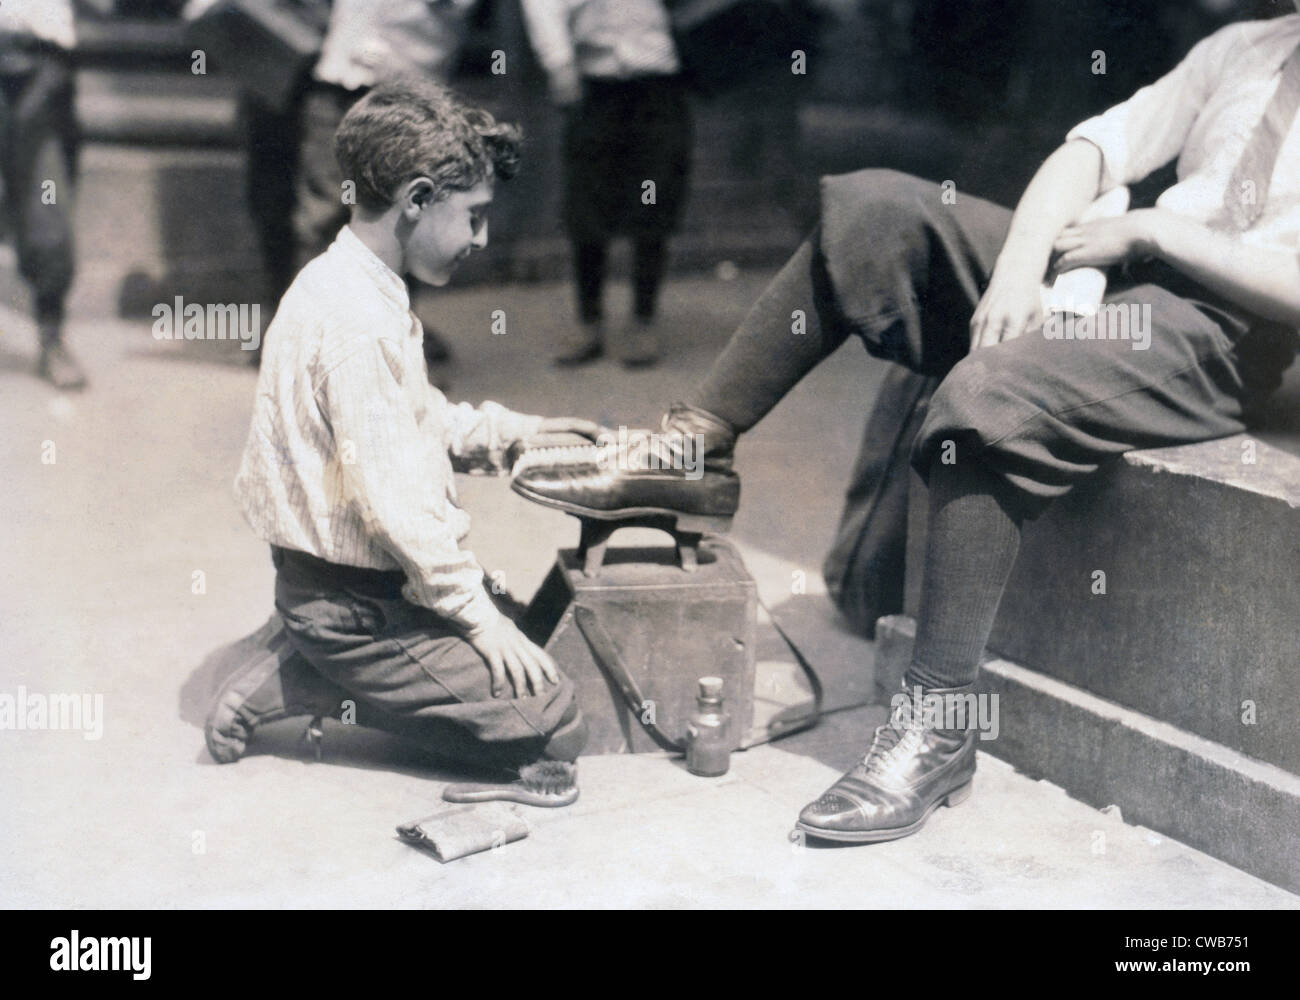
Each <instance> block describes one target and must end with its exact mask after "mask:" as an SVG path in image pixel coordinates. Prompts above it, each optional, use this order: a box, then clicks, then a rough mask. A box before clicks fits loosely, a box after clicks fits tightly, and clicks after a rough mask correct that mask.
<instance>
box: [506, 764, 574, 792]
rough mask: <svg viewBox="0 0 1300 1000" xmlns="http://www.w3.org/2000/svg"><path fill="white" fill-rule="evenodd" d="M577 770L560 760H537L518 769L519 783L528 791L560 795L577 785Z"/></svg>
mask: <svg viewBox="0 0 1300 1000" xmlns="http://www.w3.org/2000/svg"><path fill="white" fill-rule="evenodd" d="M577 779H578V769H577V768H576V767H575V766H574V765H573V764H568V763H565V762H564V761H562V760H539V761H537V762H536V763H534V764H525V765H524V766H523V767H521V768H520V769H519V781H520V783H521V784H522V785H523V786H524V787H525V788H527V789H528V790H529V791H533V792H539V793H541V794H543V795H561V794H563V793H565V792H568V791H570V790H571V789H572V788H573V787H574V785H576V784H577Z"/></svg>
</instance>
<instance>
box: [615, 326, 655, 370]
mask: <svg viewBox="0 0 1300 1000" xmlns="http://www.w3.org/2000/svg"><path fill="white" fill-rule="evenodd" d="M661 350H662V346H661V344H660V338H659V327H658V325H657V324H656V323H655V321H654V320H653V319H646V318H643V317H641V316H634V317H633V318H632V319H631V320H630V321H629V322H628V325H627V326H626V327H625V328H624V329H623V336H622V338H621V339H620V342H619V345H618V357H619V360H620V361H622V362H623V364H624V365H626V366H627V367H628V368H648V367H649V366H650V365H653V364H654V363H655V362H657V361H658V360H659V355H660V352H661Z"/></svg>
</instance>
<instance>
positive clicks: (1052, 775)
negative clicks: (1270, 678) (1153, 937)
mask: <svg viewBox="0 0 1300 1000" xmlns="http://www.w3.org/2000/svg"><path fill="white" fill-rule="evenodd" d="M915 634H916V625H915V622H914V621H913V619H911V618H908V617H905V616H902V615H891V616H887V617H885V618H881V619H880V620H879V622H878V623H877V625H876V658H875V670H876V688H877V697H878V698H880V699H881V700H882V701H885V702H887V701H888V699H889V697H890V696H891V695H892V694H893V693H894V692H895V691H897V690H898V684H899V680H900V678H901V677H902V675H903V671H904V670H905V669H906V667H907V664H908V662H909V661H910V659H911V655H912V645H913V642H914V639H915ZM979 690H980V691H981V693H984V694H986V695H993V694H995V695H997V698H998V701H997V706H998V711H997V720H998V730H997V736H996V738H993V739H987V740H981V741H980V743H979V749H981V750H983V751H985V752H987V753H989V754H992V755H993V756H994V757H998V758H1000V759H1001V760H1005V761H1007V762H1008V763H1010V764H1013V765H1014V766H1015V767H1016V768H1017V769H1019V770H1021V771H1023V772H1024V773H1025V774H1027V775H1029V776H1031V777H1034V778H1042V779H1046V780H1047V781H1050V782H1052V783H1054V784H1056V785H1060V786H1061V787H1062V788H1064V789H1065V790H1066V792H1068V793H1069V794H1070V795H1071V796H1073V797H1074V798H1076V799H1079V800H1081V801H1083V802H1087V803H1088V804H1090V805H1093V806H1097V807H1099V808H1105V807H1107V806H1118V807H1119V809H1120V811H1121V813H1122V815H1123V818H1124V820H1125V821H1126V822H1128V823H1137V824H1139V825H1142V826H1146V827H1150V828H1151V829H1153V830H1156V831H1158V832H1160V833H1163V834H1166V835H1168V836H1170V837H1173V838H1175V839H1177V840H1180V841H1182V842H1183V843H1184V844H1188V845H1190V846H1192V847H1195V848H1197V849H1198V850H1201V851H1204V852H1206V853H1207V854H1211V855H1213V856H1214V857H1217V858H1221V859H1222V860H1224V861H1226V862H1228V863H1229V864H1232V865H1235V866H1236V867H1238V868H1240V869H1242V870H1243V871H1247V872H1250V873H1251V874H1254V875H1257V876H1259V877H1260V878H1263V879H1267V880H1268V881H1270V882H1273V883H1274V884H1276V885H1279V886H1282V887H1283V888H1285V889H1289V890H1291V891H1292V892H1300V776H1297V775H1295V774H1293V773H1291V772H1290V771H1286V770H1283V769H1282V768H1279V767H1275V766H1273V765H1272V764H1267V763H1263V762H1260V761H1258V760H1255V759H1253V758H1252V757H1248V756H1247V755H1245V754H1243V753H1239V752H1238V751H1236V750H1234V749H1232V748H1231V747H1227V746H1224V745H1223V744H1221V743H1216V742H1213V741H1211V740H1206V739H1203V738H1201V737H1199V736H1197V735H1194V734H1192V733H1189V732H1187V731H1186V730H1184V729H1180V728H1179V727H1177V726H1174V725H1170V724H1169V723H1168V722H1165V721H1162V720H1161V719H1159V718H1155V717H1152V716H1151V715H1147V714H1145V713H1142V712H1138V711H1134V710H1133V709H1131V708H1125V707H1124V706H1122V705H1119V704H1116V703H1115V702H1113V701H1109V700H1107V699H1104V698H1099V697H1097V696H1096V695H1095V694H1091V693H1089V692H1088V691H1085V690H1083V689H1082V688H1080V687H1077V686H1075V685H1073V684H1068V683H1065V682H1064V681H1061V680H1057V679H1056V678H1053V677H1049V676H1047V675H1046V674H1044V673H1041V672H1039V671H1037V670H1030V669H1028V668H1026V667H1024V666H1021V665H1019V664H1017V663H1015V662H1012V661H1009V660H1006V659H1000V658H992V659H988V660H986V661H985V663H984V665H983V667H982V669H981V675H980V685H979ZM990 717H991V714H990ZM1292 726H1293V724H1292ZM979 784H980V779H979V776H978V773H977V775H976V778H975V786H976V795H978V794H979ZM1103 836H1104V834H1103ZM1090 846H1091V847H1092V849H1093V850H1094V851H1096V850H1097V849H1098V846H1097V842H1096V841H1094V843H1093V844H1092V845H1090ZM1104 849H1105V843H1104V840H1103V841H1101V850H1103V851H1104Z"/></svg>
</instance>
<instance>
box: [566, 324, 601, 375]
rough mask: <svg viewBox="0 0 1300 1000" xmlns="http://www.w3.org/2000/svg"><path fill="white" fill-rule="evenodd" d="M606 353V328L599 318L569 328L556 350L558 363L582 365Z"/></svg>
mask: <svg viewBox="0 0 1300 1000" xmlns="http://www.w3.org/2000/svg"><path fill="white" fill-rule="evenodd" d="M604 353H605V328H604V324H602V323H601V322H600V321H599V320H594V321H592V322H588V323H581V324H579V325H578V326H576V327H574V328H572V329H571V330H569V331H568V332H567V333H566V334H565V335H564V337H563V339H561V341H560V347H559V350H557V351H556V352H555V363H556V364H557V365H566V366H568V365H581V364H585V363H586V362H588V361H595V360H596V359H597V358H599V357H600V356H601V355H602V354H604Z"/></svg>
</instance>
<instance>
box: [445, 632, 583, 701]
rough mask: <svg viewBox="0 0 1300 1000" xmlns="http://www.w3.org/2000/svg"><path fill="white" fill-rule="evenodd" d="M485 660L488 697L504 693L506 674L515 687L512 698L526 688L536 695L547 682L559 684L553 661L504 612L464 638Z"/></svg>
mask: <svg viewBox="0 0 1300 1000" xmlns="http://www.w3.org/2000/svg"><path fill="white" fill-rule="evenodd" d="M467 641H468V642H469V644H470V645H471V646H473V647H474V649H475V650H477V652H478V654H479V656H481V657H483V659H484V660H485V661H486V662H487V665H488V670H490V671H491V672H492V697H494V698H500V697H501V696H502V695H504V694H505V693H506V675H507V674H509V675H510V683H511V685H513V687H514V689H515V697H516V698H523V697H525V696H526V695H527V694H528V693H529V692H530V691H531V692H532V693H533V694H540V693H541V690H542V686H543V685H544V684H545V683H546V682H547V681H549V682H550V683H552V684H559V683H560V674H559V672H558V671H557V670H556V669H555V661H554V660H552V659H551V657H550V654H549V653H547V652H546V650H544V649H541V648H539V647H538V646H535V645H534V644H533V643H532V642H530V641H529V639H528V637H527V636H525V635H524V634H523V633H522V632H520V631H519V629H518V628H517V627H516V626H515V623H514V622H512V621H511V620H510V619H509V618H507V617H506V616H505V615H501V616H499V617H498V618H497V620H496V623H495V624H493V625H489V626H488V628H487V630H486V631H484V632H481V633H479V634H478V635H476V636H473V637H472V638H470V639H468V640H467Z"/></svg>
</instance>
